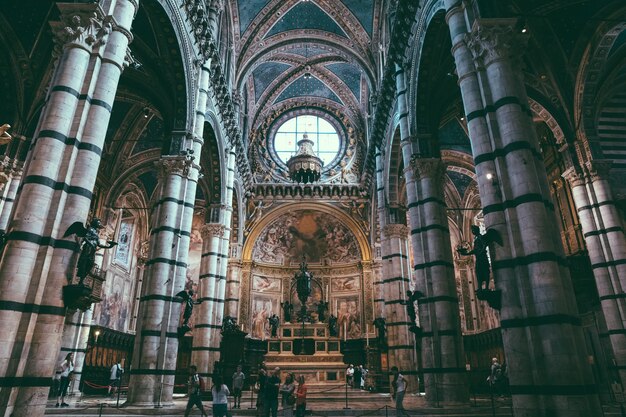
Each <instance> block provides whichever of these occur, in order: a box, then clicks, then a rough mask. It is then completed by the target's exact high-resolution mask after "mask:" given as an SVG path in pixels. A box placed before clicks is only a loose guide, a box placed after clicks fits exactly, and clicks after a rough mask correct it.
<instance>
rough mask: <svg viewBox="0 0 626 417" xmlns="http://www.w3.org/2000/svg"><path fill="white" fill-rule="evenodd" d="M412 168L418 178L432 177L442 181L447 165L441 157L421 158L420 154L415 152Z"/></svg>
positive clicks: (412, 158)
mask: <svg viewBox="0 0 626 417" xmlns="http://www.w3.org/2000/svg"><path fill="white" fill-rule="evenodd" d="M411 169H412V170H413V175H414V176H415V179H416V180H419V179H423V178H429V177H430V178H433V179H436V180H440V181H441V180H443V174H445V172H446V165H445V164H444V163H443V161H442V160H441V159H439V158H420V157H419V155H418V154H413V155H412V156H411Z"/></svg>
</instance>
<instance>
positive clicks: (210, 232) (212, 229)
mask: <svg viewBox="0 0 626 417" xmlns="http://www.w3.org/2000/svg"><path fill="white" fill-rule="evenodd" d="M224 230H226V227H225V226H224V225H223V224H220V223H207V224H205V225H203V226H202V228H201V229H200V233H201V234H202V239H210V238H212V237H224Z"/></svg>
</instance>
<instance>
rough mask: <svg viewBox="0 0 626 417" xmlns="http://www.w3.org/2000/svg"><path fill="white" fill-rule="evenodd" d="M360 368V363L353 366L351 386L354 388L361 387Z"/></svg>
mask: <svg viewBox="0 0 626 417" xmlns="http://www.w3.org/2000/svg"><path fill="white" fill-rule="evenodd" d="M361 369H363V367H362V366H361V365H357V366H356V367H355V368H354V376H353V378H352V380H353V381H352V388H354V389H359V388H361V376H362V375H361Z"/></svg>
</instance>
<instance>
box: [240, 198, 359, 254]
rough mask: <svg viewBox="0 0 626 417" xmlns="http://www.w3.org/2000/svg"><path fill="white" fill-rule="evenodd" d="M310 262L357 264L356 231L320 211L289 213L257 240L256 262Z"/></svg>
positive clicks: (266, 229)
mask: <svg viewBox="0 0 626 417" xmlns="http://www.w3.org/2000/svg"><path fill="white" fill-rule="evenodd" d="M302 255H306V257H307V261H309V262H310V263H321V262H326V261H331V262H333V263H347V262H355V261H359V260H360V259H361V253H360V250H359V245H358V244H357V241H356V239H355V236H354V234H353V233H352V231H351V230H350V229H349V228H348V227H346V226H345V225H344V224H343V223H341V222H340V221H339V220H338V219H337V218H336V217H334V216H329V215H327V214H324V213H322V212H319V211H313V210H297V211H292V212H288V213H285V214H284V215H283V216H280V217H279V218H277V219H276V220H274V221H273V222H272V223H271V224H269V225H268V226H266V227H265V229H264V230H263V231H262V232H261V234H260V235H259V237H258V238H257V239H256V241H255V244H254V248H253V251H252V259H254V260H255V261H260V262H266V263H283V262H285V261H287V262H288V261H290V260H291V259H294V260H298V261H299V260H300V259H301V257H302Z"/></svg>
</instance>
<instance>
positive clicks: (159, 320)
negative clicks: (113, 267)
mask: <svg viewBox="0 0 626 417" xmlns="http://www.w3.org/2000/svg"><path fill="white" fill-rule="evenodd" d="M156 164H157V167H158V169H159V185H160V187H159V199H158V200H157V202H156V204H155V208H154V212H153V215H152V230H151V236H150V255H149V259H148V261H147V262H146V271H145V275H144V284H143V288H144V289H145V291H144V292H143V294H142V296H141V298H140V305H139V316H138V326H137V330H138V331H137V336H136V339H135V348H134V351H133V369H132V370H131V381H130V386H129V391H128V403H129V404H133V405H155V404H170V403H171V402H172V393H173V389H174V375H175V373H176V357H177V354H178V332H177V329H178V327H179V324H180V313H181V299H180V298H179V297H176V296H175V295H176V294H177V293H178V292H180V291H182V290H183V288H184V286H185V281H186V271H187V257H188V253H189V243H190V236H191V218H192V217H193V209H194V200H195V191H196V190H195V189H196V184H197V176H198V167H197V166H196V165H194V164H193V161H192V159H190V158H189V157H186V156H162V157H161V160H160V161H158V162H157V163H156Z"/></svg>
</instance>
